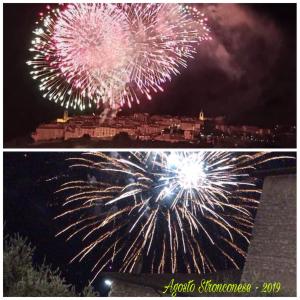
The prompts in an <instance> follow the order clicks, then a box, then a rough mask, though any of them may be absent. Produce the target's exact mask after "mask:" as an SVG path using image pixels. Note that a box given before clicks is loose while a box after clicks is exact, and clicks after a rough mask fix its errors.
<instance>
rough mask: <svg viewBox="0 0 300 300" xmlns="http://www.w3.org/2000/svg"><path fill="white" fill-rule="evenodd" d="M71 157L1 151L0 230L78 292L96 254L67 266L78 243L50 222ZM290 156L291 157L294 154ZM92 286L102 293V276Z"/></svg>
mask: <svg viewBox="0 0 300 300" xmlns="http://www.w3.org/2000/svg"><path fill="white" fill-rule="evenodd" d="M74 155H75V154H70V153H64V152H52V153H51V152H50V153H47V152H33V153H30V152H27V153H23V152H7V153H4V188H3V189H4V197H3V199H4V222H5V228H4V229H5V232H6V233H16V232H18V233H20V234H21V235H22V236H26V237H28V239H29V241H30V242H31V243H32V245H33V246H36V248H37V249H36V255H35V260H36V262H38V263H41V262H42V261H43V259H44V258H45V257H46V262H47V263H50V264H51V265H52V266H53V267H59V268H60V269H61V270H62V272H63V275H64V276H65V277H66V279H67V281H68V282H70V283H73V284H74V285H76V287H77V288H78V289H81V288H82V287H83V286H84V285H86V284H87V283H88V280H90V279H91V278H92V276H91V273H90V270H91V267H92V266H93V263H95V259H96V258H95V255H89V256H87V259H86V260H85V261H84V263H72V264H68V262H69V261H70V259H71V258H72V257H73V256H74V255H75V254H77V253H78V251H79V250H80V249H82V244H81V241H80V239H73V240H71V241H69V242H68V243H66V242H65V238H64V237H58V238H55V234H56V233H57V232H58V231H60V230H61V229H62V224H61V222H59V221H54V220H53V218H54V217H55V216H56V215H57V214H58V213H59V212H61V207H60V205H58V204H59V203H60V200H59V197H58V196H57V194H54V191H56V190H57V189H58V187H59V186H60V185H61V184H62V183H64V182H66V181H68V180H70V172H68V166H69V165H70V163H68V162H66V161H65V159H66V158H69V157H71V156H74ZM79 155H80V154H79V153H77V154H76V156H79ZM274 155H276V153H274ZM289 155H291V156H295V153H294V154H293V153H289ZM295 163H296V161H295V160H276V161H273V162H272V163H268V164H266V165H264V168H263V170H264V171H265V172H266V173H267V174H269V172H270V170H271V169H272V170H273V169H277V170H278V169H281V168H285V167H295ZM85 176H86V172H85ZM82 179H84V178H82ZM107 271H109V270H107ZM112 271H114V270H113V269H112ZM94 286H95V288H96V289H97V290H102V291H103V290H104V287H103V282H102V278H101V276H100V277H99V278H98V279H97V280H96V281H95V283H94Z"/></svg>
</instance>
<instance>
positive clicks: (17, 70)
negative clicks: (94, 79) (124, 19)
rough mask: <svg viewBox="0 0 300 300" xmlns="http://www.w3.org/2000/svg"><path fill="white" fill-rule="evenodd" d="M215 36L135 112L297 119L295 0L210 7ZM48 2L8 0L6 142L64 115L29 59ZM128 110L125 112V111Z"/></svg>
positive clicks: (270, 122)
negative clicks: (37, 23)
mask: <svg viewBox="0 0 300 300" xmlns="http://www.w3.org/2000/svg"><path fill="white" fill-rule="evenodd" d="M199 6H202V8H203V11H204V12H205V13H206V14H207V16H208V18H209V26H210V27H211V31H212V37H213V41H211V42H206V43H203V44H202V45H201V46H200V53H199V54H197V56H196V59H195V60H193V61H190V62H189V67H188V69H187V70H183V71H182V75H180V76H178V77H176V78H174V79H173V81H172V82H171V83H169V84H167V86H165V92H164V93H160V94H157V95H154V96H153V100H152V101H151V102H149V101H148V100H146V99H143V101H142V104H141V105H140V106H139V107H136V106H134V107H133V109H132V110H131V111H130V112H135V111H142V112H149V113H152V114H172V115H191V116H197V114H198V112H199V111H200V110H201V109H203V110H204V112H205V114H206V115H208V116H219V115H225V116H226V117H227V119H228V120H229V122H230V123H233V124H248V125H259V126H264V127H272V126H274V125H275V124H278V123H279V124H282V125H295V122H296V121H295V120H296V4H252V5H250V4H249V5H247V4H205V5H200V4H199ZM44 7H45V4H4V140H5V141H9V140H11V139H13V138H15V137H19V136H24V135H27V134H29V133H30V132H31V131H33V130H34V129H35V128H36V127H37V125H39V124H40V123H41V122H47V121H50V120H53V119H55V118H56V117H58V116H61V115H62V112H63V111H62V109H61V108H60V107H59V106H56V105H55V104H54V103H51V102H50V101H48V100H45V99H43V98H42V95H41V93H40V92H39V90H38V86H37V83H36V82H34V81H33V80H32V79H31V77H30V75H29V71H30V70H29V68H28V66H27V65H26V61H27V60H29V59H30V53H29V51H28V48H29V47H30V43H31V39H32V37H33V34H32V31H33V30H34V26H35V21H36V19H37V15H38V13H39V12H40V11H41V10H43V8H44ZM126 112H128V110H126Z"/></svg>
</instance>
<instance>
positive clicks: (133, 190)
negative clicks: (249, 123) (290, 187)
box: [57, 152, 289, 280]
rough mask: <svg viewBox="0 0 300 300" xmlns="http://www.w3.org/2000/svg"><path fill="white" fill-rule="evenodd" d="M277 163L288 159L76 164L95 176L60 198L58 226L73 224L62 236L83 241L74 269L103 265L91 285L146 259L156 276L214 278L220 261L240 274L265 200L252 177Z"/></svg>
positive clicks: (69, 186)
mask: <svg viewBox="0 0 300 300" xmlns="http://www.w3.org/2000/svg"><path fill="white" fill-rule="evenodd" d="M279 158H289V157H286V156H280V157H278V156H275V157H274V156H272V154H270V153H251V154H247V153H228V152H169V153H168V152H138V153H130V154H129V155H125V154H124V153H120V154H118V153H113V154H109V153H107V154H105V153H101V152H100V153H86V154H83V155H82V156H81V157H77V158H70V159H69V160H70V161H71V166H70V168H71V170H73V171H75V170H81V174H82V171H83V170H85V171H86V172H87V174H90V173H91V174H94V175H88V178H87V179H81V180H76V181H70V182H66V183H64V184H63V185H62V186H61V188H60V189H59V190H58V191H57V192H58V193H59V194H60V195H61V194H63V195H64V201H63V206H64V207H65V209H64V211H63V213H61V214H60V215H59V216H57V218H58V219H61V218H62V219H65V220H67V223H68V225H67V226H66V227H65V228H64V229H63V230H62V231H60V232H59V233H58V234H57V235H67V239H68V240H69V239H71V238H74V237H77V236H78V237H80V238H81V239H82V242H83V243H84V245H85V246H84V248H83V250H82V251H80V252H79V253H78V254H77V255H76V256H75V257H74V258H73V259H72V261H75V260H79V261H82V260H83V259H84V258H85V257H86V256H87V255H88V254H90V255H95V256H97V257H98V258H97V259H98V260H97V261H96V263H95V265H94V267H93V270H92V271H93V272H94V278H93V280H94V279H95V278H96V277H97V275H98V274H99V273H100V272H101V271H103V270H105V269H106V268H107V266H108V265H110V264H111V263H115V262H116V263H117V264H119V271H120V272H133V271H134V267H135V266H136V265H137V263H138V262H139V261H140V259H141V258H147V259H145V261H144V262H143V269H144V270H147V271H148V272H153V273H164V272H171V273H174V272H178V271H181V272H188V273H191V272H196V273H205V272H212V271H216V267H215V262H214V260H215V258H216V257H223V258H224V259H225V260H227V261H228V263H229V264H231V265H232V266H233V267H235V268H239V264H238V262H237V261H236V257H237V256H240V258H241V259H243V258H245V255H246V252H245V250H246V248H247V245H248V243H249V239H250V237H251V232H252V227H253V214H254V212H255V209H256V207H257V205H258V200H259V196H260V193H261V191H260V189H258V188H257V180H258V179H256V178H255V177H253V176H251V171H253V170H255V169H256V168H257V167H258V166H260V165H263V164H265V163H267V162H268V161H270V160H273V159H279ZM208 247H210V248H211V249H212V250H211V251H206V249H208ZM99 253H100V254H99ZM232 253H235V254H234V255H233V254H232Z"/></svg>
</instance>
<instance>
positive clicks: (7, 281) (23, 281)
mask: <svg viewBox="0 0 300 300" xmlns="http://www.w3.org/2000/svg"><path fill="white" fill-rule="evenodd" d="M34 251H35V248H34V247H32V246H31V244H30V243H29V242H28V240H27V239H26V238H23V237H21V236H20V235H19V234H15V235H13V236H7V237H6V238H5V241H4V251H3V282H4V285H3V293H4V296H6V297H9V296H14V297H28V296H31V297H38V296H40V297H41V296H42V297H46V296H47V297H54V296H55V297H58V296H59V297H68V296H69V297H72V296H73V297H74V296H88V297H93V296H94V297H96V296H99V294H98V293H97V292H95V291H94V290H93V288H92V287H91V286H88V287H86V288H84V289H83V291H82V292H81V293H79V294H78V293H76V291H75V288H74V286H72V285H71V284H68V283H66V281H65V279H64V278H63V277H62V276H61V272H60V271H59V269H58V268H57V269H56V270H53V269H52V268H51V267H50V266H48V265H46V264H45V263H43V264H42V265H41V266H35V265H34V264H33V260H32V258H33V254H34Z"/></svg>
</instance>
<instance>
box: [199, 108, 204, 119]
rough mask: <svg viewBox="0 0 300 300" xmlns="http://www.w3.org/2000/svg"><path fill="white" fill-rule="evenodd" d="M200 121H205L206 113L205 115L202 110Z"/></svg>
mask: <svg viewBox="0 0 300 300" xmlns="http://www.w3.org/2000/svg"><path fill="white" fill-rule="evenodd" d="M199 120H200V121H204V113H203V110H202V109H201V111H200V114H199Z"/></svg>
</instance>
